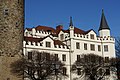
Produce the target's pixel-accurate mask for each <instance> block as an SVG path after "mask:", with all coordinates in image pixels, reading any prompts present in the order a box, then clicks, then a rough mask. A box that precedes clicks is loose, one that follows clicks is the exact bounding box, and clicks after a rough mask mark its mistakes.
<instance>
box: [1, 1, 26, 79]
mask: <svg viewBox="0 0 120 80" xmlns="http://www.w3.org/2000/svg"><path fill="white" fill-rule="evenodd" d="M23 27H24V0H0V80H21V79H23V77H20V76H19V78H18V77H16V76H15V75H13V74H12V73H11V71H10V70H11V68H10V65H11V63H12V62H14V61H16V60H18V59H19V58H20V56H21V53H22V51H23V29H24V28H23Z"/></svg>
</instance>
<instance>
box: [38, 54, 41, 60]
mask: <svg viewBox="0 0 120 80" xmlns="http://www.w3.org/2000/svg"><path fill="white" fill-rule="evenodd" d="M37 59H38V61H41V53H37Z"/></svg>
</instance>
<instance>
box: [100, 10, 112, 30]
mask: <svg viewBox="0 0 120 80" xmlns="http://www.w3.org/2000/svg"><path fill="white" fill-rule="evenodd" d="M102 29H108V30H110V28H109V26H108V24H107V21H106V18H105V15H104V10H103V9H102V16H101V22H100V27H99V31H100V30H102Z"/></svg>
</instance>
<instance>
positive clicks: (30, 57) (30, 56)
mask: <svg viewBox="0 0 120 80" xmlns="http://www.w3.org/2000/svg"><path fill="white" fill-rule="evenodd" d="M28 59H30V60H31V59H32V52H28Z"/></svg>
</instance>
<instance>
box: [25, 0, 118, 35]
mask: <svg viewBox="0 0 120 80" xmlns="http://www.w3.org/2000/svg"><path fill="white" fill-rule="evenodd" d="M102 9H104V14H105V17H106V19H107V22H108V25H109V27H110V29H111V35H112V36H114V37H118V36H120V0H25V28H32V27H36V26H38V25H42V26H49V27H53V28H56V26H57V25H63V26H64V29H68V27H69V21H70V16H72V20H73V25H74V26H75V27H77V28H80V29H82V30H85V31H87V30H89V29H94V30H95V31H96V33H98V29H99V25H100V20H101V14H102Z"/></svg>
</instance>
